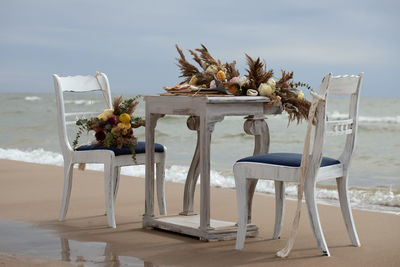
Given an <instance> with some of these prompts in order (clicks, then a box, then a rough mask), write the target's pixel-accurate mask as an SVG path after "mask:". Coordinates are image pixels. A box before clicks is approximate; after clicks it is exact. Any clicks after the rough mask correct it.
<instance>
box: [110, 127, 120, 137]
mask: <svg viewBox="0 0 400 267" xmlns="http://www.w3.org/2000/svg"><path fill="white" fill-rule="evenodd" d="M111 133H112V134H113V135H116V136H120V135H121V129H120V128H119V127H113V128H112V129H111Z"/></svg>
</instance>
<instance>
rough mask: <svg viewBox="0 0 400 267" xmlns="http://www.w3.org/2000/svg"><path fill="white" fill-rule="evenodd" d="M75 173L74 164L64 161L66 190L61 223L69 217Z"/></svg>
mask: <svg viewBox="0 0 400 267" xmlns="http://www.w3.org/2000/svg"><path fill="white" fill-rule="evenodd" d="M73 173H74V164H73V163H71V161H64V189H63V196H62V202H61V210H60V216H59V217H58V220H59V221H64V220H65V217H66V215H67V211H68V206H69V200H70V197H71V188H72V177H73Z"/></svg>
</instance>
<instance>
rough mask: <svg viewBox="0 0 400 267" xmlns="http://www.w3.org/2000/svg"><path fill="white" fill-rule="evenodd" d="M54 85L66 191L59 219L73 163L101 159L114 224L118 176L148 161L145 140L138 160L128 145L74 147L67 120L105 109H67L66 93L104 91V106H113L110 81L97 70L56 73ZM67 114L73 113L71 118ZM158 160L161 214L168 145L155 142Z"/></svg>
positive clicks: (68, 191) (65, 194)
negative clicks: (92, 73) (80, 73)
mask: <svg viewBox="0 0 400 267" xmlns="http://www.w3.org/2000/svg"><path fill="white" fill-rule="evenodd" d="M53 78H54V89H55V94H56V103H57V119H58V134H59V139H60V145H61V150H62V154H63V158H64V191H63V197H62V204H61V212H60V216H59V220H60V221H63V220H64V219H65V217H66V214H67V210H68V204H69V200H70V195H71V187H72V175H73V169H74V164H76V163H101V164H104V190H105V202H106V213H107V217H108V225H109V226H110V227H113V228H115V227H116V223H115V216H114V203H115V199H116V196H117V191H118V185H119V176H120V170H121V167H122V166H130V165H143V164H145V142H139V143H138V145H137V146H136V147H135V151H136V162H134V161H133V159H132V154H131V153H130V151H129V149H126V150H125V149H121V150H118V149H116V148H114V150H110V149H101V150H98V149H92V147H91V146H86V147H85V148H84V149H85V150H81V151H77V150H73V148H72V147H71V144H70V142H69V139H68V135H67V124H68V125H75V121H73V119H74V118H76V117H79V118H82V117H85V116H88V117H91V116H97V115H99V114H100V113H102V112H103V111H104V110H101V111H99V112H74V113H66V112H65V102H64V93H66V92H67V93H68V92H79V93H80V92H82V93H91V92H94V91H101V93H102V95H103V96H104V104H105V106H104V108H107V109H109V108H112V102H111V101H112V100H111V92H110V85H109V82H108V79H107V76H106V75H105V74H104V73H97V74H96V75H95V76H90V75H89V76H67V77H59V76H58V75H56V74H54V75H53ZM68 117H73V118H71V119H70V121H68V120H67V118H68ZM114 152H115V153H114ZM155 152H156V153H155V163H156V181H157V199H158V205H159V210H160V214H161V215H165V214H166V208H165V207H166V206H165V197H164V174H165V172H164V167H165V157H166V148H165V147H164V146H162V145H160V144H156V146H155Z"/></svg>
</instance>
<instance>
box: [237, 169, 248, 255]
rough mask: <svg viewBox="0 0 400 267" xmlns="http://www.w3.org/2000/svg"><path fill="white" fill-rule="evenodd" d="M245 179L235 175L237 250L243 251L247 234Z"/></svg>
mask: <svg viewBox="0 0 400 267" xmlns="http://www.w3.org/2000/svg"><path fill="white" fill-rule="evenodd" d="M246 180H247V179H245V177H242V176H239V175H237V174H236V173H235V184H236V200H237V210H238V228H237V236H236V249H237V250H241V249H243V246H244V241H245V238H246V232H247V216H248V209H247V195H248V190H247V187H246Z"/></svg>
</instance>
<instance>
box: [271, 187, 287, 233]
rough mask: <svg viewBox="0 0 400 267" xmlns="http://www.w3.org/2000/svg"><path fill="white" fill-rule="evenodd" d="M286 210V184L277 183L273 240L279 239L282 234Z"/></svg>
mask: <svg viewBox="0 0 400 267" xmlns="http://www.w3.org/2000/svg"><path fill="white" fill-rule="evenodd" d="M284 210H285V183H284V182H282V181H275V227H274V235H273V236H272V239H278V238H279V237H280V235H281V232H282V225H283V217H284Z"/></svg>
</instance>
